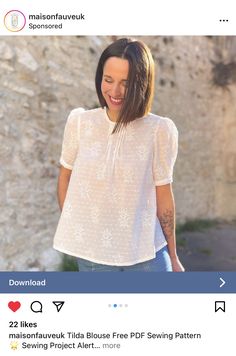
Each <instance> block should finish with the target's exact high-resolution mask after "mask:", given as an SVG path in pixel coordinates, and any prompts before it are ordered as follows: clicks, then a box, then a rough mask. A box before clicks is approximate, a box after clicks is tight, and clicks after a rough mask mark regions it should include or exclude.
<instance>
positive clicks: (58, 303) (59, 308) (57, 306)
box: [53, 301, 65, 312]
mask: <svg viewBox="0 0 236 356" xmlns="http://www.w3.org/2000/svg"><path fill="white" fill-rule="evenodd" d="M53 304H54V305H55V307H56V308H57V311H58V312H59V311H60V310H61V308H62V307H63V305H64V304H65V302H59V301H57V302H56V301H55V302H53Z"/></svg>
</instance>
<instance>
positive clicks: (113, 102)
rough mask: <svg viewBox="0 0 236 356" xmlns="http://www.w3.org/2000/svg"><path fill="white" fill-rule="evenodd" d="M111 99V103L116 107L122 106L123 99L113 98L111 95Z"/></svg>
mask: <svg viewBox="0 0 236 356" xmlns="http://www.w3.org/2000/svg"><path fill="white" fill-rule="evenodd" d="M109 99H110V101H111V103H112V104H114V105H121V104H122V103H123V100H124V99H123V98H119V99H117V98H113V97H112V96H110V95H109Z"/></svg>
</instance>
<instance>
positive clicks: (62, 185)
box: [57, 166, 72, 210]
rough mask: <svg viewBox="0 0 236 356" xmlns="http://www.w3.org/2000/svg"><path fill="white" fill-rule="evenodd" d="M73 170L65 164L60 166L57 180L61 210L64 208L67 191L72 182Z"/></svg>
mask: <svg viewBox="0 0 236 356" xmlns="http://www.w3.org/2000/svg"><path fill="white" fill-rule="evenodd" d="M71 172H72V170H70V169H67V168H65V167H63V166H61V167H60V172H59V176H58V182H57V198H58V203H59V206H60V209H61V210H62V208H63V204H64V201H65V197H66V192H67V189H68V185H69V182H70V176H71Z"/></svg>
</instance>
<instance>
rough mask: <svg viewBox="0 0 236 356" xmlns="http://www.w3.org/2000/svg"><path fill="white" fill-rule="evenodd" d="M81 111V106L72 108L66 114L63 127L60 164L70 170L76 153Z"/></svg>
mask: <svg viewBox="0 0 236 356" xmlns="http://www.w3.org/2000/svg"><path fill="white" fill-rule="evenodd" d="M83 111H84V109H82V108H78V109H74V110H72V111H71V113H70V114H69V116H68V119H67V122H66V126H65V129H64V136H63V142H62V150H61V157H60V164H61V165H62V166H63V167H65V168H67V169H71V170H72V169H73V165H74V161H75V159H76V156H77V153H78V148H79V123H80V122H79V120H80V113H81V112H83Z"/></svg>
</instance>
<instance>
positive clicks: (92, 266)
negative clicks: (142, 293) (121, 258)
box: [77, 246, 172, 272]
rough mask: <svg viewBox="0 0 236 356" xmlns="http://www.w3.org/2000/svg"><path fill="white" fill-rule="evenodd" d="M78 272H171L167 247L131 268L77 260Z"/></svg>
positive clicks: (81, 259)
mask: <svg viewBox="0 0 236 356" xmlns="http://www.w3.org/2000/svg"><path fill="white" fill-rule="evenodd" d="M77 262H78V267H79V271H80V272H172V266H171V260H170V256H169V252H168V249H167V246H165V247H163V248H162V249H161V250H159V251H157V253H156V257H155V258H153V259H152V260H149V261H145V262H141V263H137V264H135V265H132V266H109V265H103V264H100V263H95V262H91V261H88V260H84V259H83V258H78V259H77Z"/></svg>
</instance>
